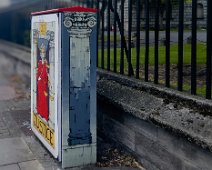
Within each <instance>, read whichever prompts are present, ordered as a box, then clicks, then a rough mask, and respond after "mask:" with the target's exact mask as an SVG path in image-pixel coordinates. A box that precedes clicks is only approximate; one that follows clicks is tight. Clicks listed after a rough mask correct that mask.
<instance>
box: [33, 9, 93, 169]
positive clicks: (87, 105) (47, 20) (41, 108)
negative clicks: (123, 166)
mask: <svg viewBox="0 0 212 170" xmlns="http://www.w3.org/2000/svg"><path fill="white" fill-rule="evenodd" d="M96 12H97V11H96V10H95V9H92V8H83V7H71V8H60V9H53V10H48V11H41V12H35V13H32V32H31V35H32V38H31V126H32V130H33V132H34V133H35V135H36V136H37V137H38V138H39V139H40V140H41V142H42V143H43V144H44V145H45V146H46V148H47V149H48V150H49V151H50V152H51V153H52V155H53V156H54V157H55V158H58V160H59V161H62V167H63V168H66V167H76V166H83V165H88V164H95V163H96V54H97V49H96V47H97V45H96V43H97V38H96V36H97V19H96Z"/></svg>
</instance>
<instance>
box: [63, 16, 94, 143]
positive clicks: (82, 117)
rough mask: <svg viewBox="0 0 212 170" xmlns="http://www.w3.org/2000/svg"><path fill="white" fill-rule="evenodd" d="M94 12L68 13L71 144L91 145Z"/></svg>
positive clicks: (69, 137) (69, 140) (66, 18)
mask: <svg viewBox="0 0 212 170" xmlns="http://www.w3.org/2000/svg"><path fill="white" fill-rule="evenodd" d="M94 15H95V14H93V13H84V12H75V13H65V14H64V26H65V27H66V28H67V31H68V32H69V34H70V87H69V92H70V94H69V95H70V109H69V131H70V132H69V135H68V144H69V146H71V145H78V144H90V143H91V141H92V137H91V132H90V102H91V101H90V62H91V60H90V40H89V37H90V34H91V32H92V28H93V27H94V26H95V25H96V18H95V17H94Z"/></svg>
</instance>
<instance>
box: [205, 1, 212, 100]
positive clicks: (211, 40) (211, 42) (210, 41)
mask: <svg viewBox="0 0 212 170" xmlns="http://www.w3.org/2000/svg"><path fill="white" fill-rule="evenodd" d="M207 3H208V8H207V63H206V98H207V99H211V55H212V53H211V50H212V23H211V20H212V1H211V0H208V1H207Z"/></svg>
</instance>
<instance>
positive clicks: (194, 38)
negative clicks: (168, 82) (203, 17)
mask: <svg viewBox="0 0 212 170" xmlns="http://www.w3.org/2000/svg"><path fill="white" fill-rule="evenodd" d="M191 36H192V42H191V44H192V46H191V94H194V95H195V94H196V50H197V0H192V35H191Z"/></svg>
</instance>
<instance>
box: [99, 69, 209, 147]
mask: <svg viewBox="0 0 212 170" xmlns="http://www.w3.org/2000/svg"><path fill="white" fill-rule="evenodd" d="M101 73H102V74H103V71H101ZM102 74H100V75H102ZM105 74H106V73H105ZM106 77H107V76H106ZM107 78H109V77H107ZM119 78H120V77H119ZM124 79H125V78H123V82H125V85H122V84H119V83H117V82H116V81H114V80H111V79H110V78H109V79H105V78H102V79H101V78H100V79H99V81H98V83H97V92H98V100H102V101H104V102H107V103H110V104H111V105H114V106H115V107H116V108H117V109H120V110H122V111H123V112H126V113H129V114H131V115H133V116H135V117H137V118H139V119H141V120H144V121H147V122H149V123H151V124H154V125H156V126H159V127H161V128H163V129H166V130H168V131H170V132H172V133H173V135H177V136H181V137H183V138H185V139H186V140H188V141H191V142H193V143H195V144H197V145H199V146H201V147H202V148H204V149H209V150H210V151H212V131H211V126H212V119H211V117H210V116H205V115H202V114H200V113H199V112H198V111H197V110H195V109H192V108H189V107H185V105H184V106H181V105H177V104H176V103H175V102H171V101H170V102H169V103H168V104H167V101H166V100H164V99H163V98H161V97H158V96H157V97H156V96H153V95H150V94H149V93H147V92H145V91H141V90H138V89H134V88H132V87H128V86H126V85H127V82H126V81H124ZM130 86H136V85H135V83H134V84H133V85H132V84H131V85H130Z"/></svg>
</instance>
